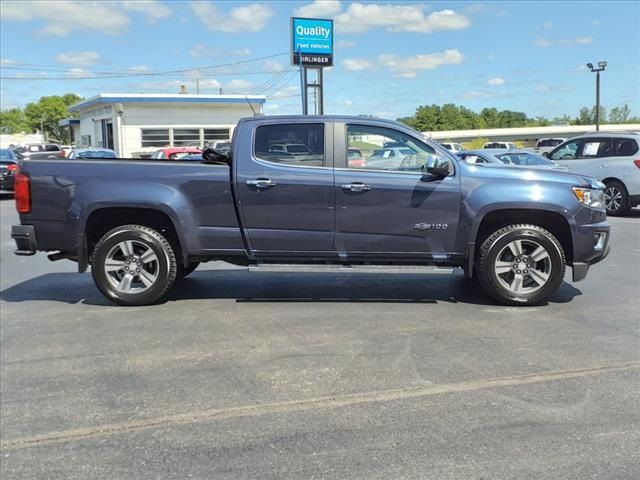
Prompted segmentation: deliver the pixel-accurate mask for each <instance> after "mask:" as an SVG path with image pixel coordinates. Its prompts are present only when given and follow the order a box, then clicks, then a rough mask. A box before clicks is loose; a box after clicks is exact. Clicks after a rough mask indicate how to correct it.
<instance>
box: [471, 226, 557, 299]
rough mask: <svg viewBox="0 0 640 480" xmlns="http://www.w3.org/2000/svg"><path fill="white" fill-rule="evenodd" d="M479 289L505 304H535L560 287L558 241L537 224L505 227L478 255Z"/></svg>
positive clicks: (494, 233)
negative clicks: (480, 287)
mask: <svg viewBox="0 0 640 480" xmlns="http://www.w3.org/2000/svg"><path fill="white" fill-rule="evenodd" d="M477 258H478V263H477V267H478V268H477V276H478V281H479V283H480V285H481V286H482V288H483V289H484V290H485V291H486V292H487V293H488V294H489V295H491V296H492V297H493V298H495V299H496V300H498V301H499V302H501V303H503V304H505V305H539V304H541V303H543V302H545V301H546V300H547V299H548V298H549V296H551V294H552V293H553V292H554V291H555V290H556V289H557V288H558V287H559V286H560V284H561V283H562V279H563V278H564V271H565V267H566V260H565V256H564V250H563V248H562V245H561V244H560V242H559V241H558V239H557V238H556V237H555V236H554V235H553V234H552V233H551V232H549V231H548V230H545V229H544V228H542V227H540V226H538V225H519V224H515V225H507V226H505V227H502V228H500V229H498V230H496V231H495V232H493V233H492V234H491V235H489V236H488V237H487V238H486V239H485V240H484V241H483V242H482V245H481V246H480V249H479V252H478V257H477Z"/></svg>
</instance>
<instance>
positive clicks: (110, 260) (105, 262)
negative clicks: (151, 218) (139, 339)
mask: <svg viewBox="0 0 640 480" xmlns="http://www.w3.org/2000/svg"><path fill="white" fill-rule="evenodd" d="M91 271H92V274H93V279H94V281H95V283H96V286H97V287H98V289H99V290H100V291H101V292H102V294H103V295H104V296H105V297H107V298H108V299H109V300H111V301H113V302H115V303H118V304H120V305H149V304H152V303H155V302H157V301H159V300H160V299H161V298H162V297H163V296H164V295H165V294H166V293H167V291H168V290H169V288H171V286H172V285H173V283H174V281H175V279H176V275H177V272H178V267H177V262H176V259H175V254H174V252H173V248H172V247H171V244H170V243H169V242H168V241H167V240H166V239H165V238H164V237H163V236H162V235H161V234H160V233H158V232H157V231H155V230H153V229H151V228H149V227H145V226H142V225H124V226H121V227H117V228H114V229H113V230H111V231H109V232H107V233H106V234H105V235H104V236H103V237H102V238H101V239H100V241H99V242H98V243H97V245H96V247H95V249H94V252H93V258H92V262H91Z"/></svg>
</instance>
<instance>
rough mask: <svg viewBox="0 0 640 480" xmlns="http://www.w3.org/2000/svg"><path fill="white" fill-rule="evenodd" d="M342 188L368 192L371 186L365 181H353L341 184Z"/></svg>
mask: <svg viewBox="0 0 640 480" xmlns="http://www.w3.org/2000/svg"><path fill="white" fill-rule="evenodd" d="M342 189H343V190H350V191H352V192H368V191H369V190H371V186H370V185H367V184H365V183H360V182H355V183H345V184H344V185H342Z"/></svg>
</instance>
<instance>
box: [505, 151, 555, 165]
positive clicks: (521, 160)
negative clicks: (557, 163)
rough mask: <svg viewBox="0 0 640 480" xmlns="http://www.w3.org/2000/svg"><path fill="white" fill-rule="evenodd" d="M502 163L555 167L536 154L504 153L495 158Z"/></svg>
mask: <svg viewBox="0 0 640 480" xmlns="http://www.w3.org/2000/svg"><path fill="white" fill-rule="evenodd" d="M495 157H496V158H497V159H498V160H500V161H501V162H502V163H510V164H513V165H553V162H551V161H549V160H547V159H546V158H544V157H542V156H540V155H536V154H534V153H527V152H521V153H503V154H499V155H496V156H495Z"/></svg>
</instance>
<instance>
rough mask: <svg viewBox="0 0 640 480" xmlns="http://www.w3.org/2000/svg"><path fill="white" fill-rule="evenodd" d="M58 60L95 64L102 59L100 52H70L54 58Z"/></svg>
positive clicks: (72, 63) (77, 63)
mask: <svg viewBox="0 0 640 480" xmlns="http://www.w3.org/2000/svg"><path fill="white" fill-rule="evenodd" d="M53 59H54V60H55V61H56V62H59V63H66V64H68V65H95V64H96V63H97V62H98V60H99V59H100V55H98V52H92V51H87V52H69V53H61V54H60V55H56V56H55V57H54V58H53Z"/></svg>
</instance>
